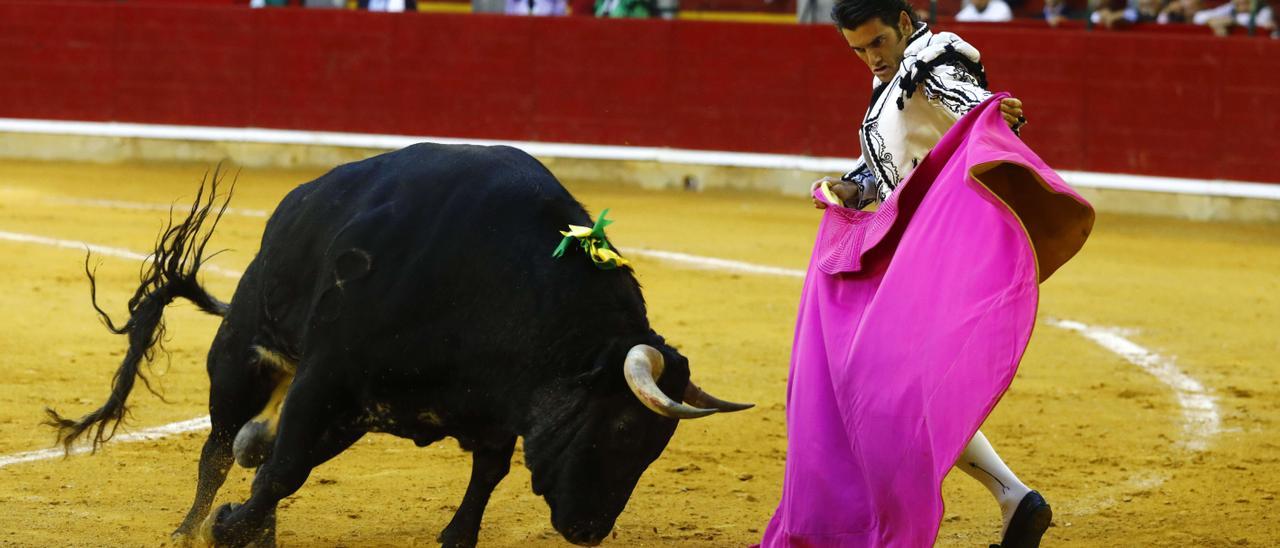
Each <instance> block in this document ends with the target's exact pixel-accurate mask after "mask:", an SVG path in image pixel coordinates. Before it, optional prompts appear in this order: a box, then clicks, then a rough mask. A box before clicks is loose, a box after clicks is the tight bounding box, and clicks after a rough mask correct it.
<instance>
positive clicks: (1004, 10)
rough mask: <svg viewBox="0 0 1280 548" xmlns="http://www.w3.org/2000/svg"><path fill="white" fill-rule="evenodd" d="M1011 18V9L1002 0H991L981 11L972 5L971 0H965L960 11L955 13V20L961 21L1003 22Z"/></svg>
mask: <svg viewBox="0 0 1280 548" xmlns="http://www.w3.org/2000/svg"><path fill="white" fill-rule="evenodd" d="M1012 20H1013V10H1012V9H1009V4H1006V3H1004V0H991V2H990V3H988V4H987V9H985V10H982V11H978V8H975V7H973V3H972V2H966V3H965V5H964V7H963V8H961V9H960V13H957V14H956V21H960V22H963V23H975V22H976V23H1004V22H1007V21H1012Z"/></svg>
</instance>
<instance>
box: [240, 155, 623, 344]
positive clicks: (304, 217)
mask: <svg viewBox="0 0 1280 548" xmlns="http://www.w3.org/2000/svg"><path fill="white" fill-rule="evenodd" d="M567 224H579V225H589V224H590V217H589V216H588V215H587V213H586V211H585V210H583V208H582V206H581V205H579V204H578V202H577V201H576V200H574V199H573V197H572V196H571V195H570V194H569V193H568V192H567V191H566V190H565V189H564V188H563V186H561V185H560V183H559V182H558V181H557V180H556V179H555V177H554V176H553V175H552V174H551V173H550V172H549V171H547V170H546V168H545V167H544V166H542V164H541V163H539V162H538V161H537V160H535V159H533V158H532V157H530V156H529V155H527V154H526V153H524V152H522V151H519V150H517V149H513V148H509V147H474V146H451V145H434V144H419V145H414V146H411V147H408V148H405V149H402V150H398V151H395V152H391V153H387V154H383V155H379V156H375V157H373V158H369V159H367V160H363V161H360V162H354V163H351V164H346V165H343V166H340V167H338V168H336V169H334V170H333V171H331V172H329V173H328V174H326V175H324V176H322V177H320V178H319V179H316V180H315V181H312V182H310V183H307V184H304V185H302V186H299V187H298V188H297V189H295V190H294V191H293V192H291V193H290V194H289V195H288V196H287V197H286V198H285V199H284V200H283V201H282V202H281V204H280V206H279V207H278V208H277V210H276V212H275V213H274V214H273V215H272V218H271V219H270V221H269V222H268V227H267V230H266V232H265V234H264V237H263V242H262V250H261V252H260V254H259V257H258V260H260V261H262V262H263V264H262V265H261V266H262V272H263V280H264V283H263V284H262V289H263V292H264V301H265V302H266V303H267V304H268V307H267V308H268V310H269V313H268V315H269V316H272V317H275V318H279V319H280V320H281V322H282V323H283V324H285V325H283V326H281V329H282V330H284V331H286V332H288V333H292V334H294V336H295V337H302V336H303V335H304V334H305V333H306V332H308V331H309V330H310V329H311V328H312V327H314V326H317V325H322V324H326V323H327V324H329V325H330V328H329V329H327V330H328V331H332V332H333V333H334V334H333V335H331V336H340V337H350V338H352V339H355V340H358V341H368V340H369V339H370V338H371V337H381V336H388V337H392V338H395V337H401V336H403V337H411V338H416V337H419V336H421V337H426V336H428V335H427V334H430V336H432V337H435V338H438V339H444V340H447V339H450V338H451V337H452V338H455V339H474V338H475V336H474V335H475V332H476V331H478V330H483V331H484V332H486V333H489V334H493V335H491V336H489V337H487V338H488V339H489V340H490V341H491V342H494V343H498V342H500V341H496V340H494V337H501V336H505V335H500V334H512V333H518V334H519V340H513V341H510V343H511V344H521V345H523V344H528V345H531V346H535V345H538V344H543V343H542V342H540V341H545V339H546V338H547V337H548V336H553V335H554V334H548V333H532V332H529V330H528V328H527V325H526V324H527V323H528V320H529V318H531V317H536V316H541V315H545V314H547V313H548V312H547V311H548V310H553V309H555V308H556V307H557V306H563V303H566V302H568V301H571V300H575V299H576V297H575V294H579V293H592V292H593V291H594V292H597V293H599V292H600V291H596V290H594V289H593V288H592V287H591V286H593V285H595V286H599V285H600V284H604V285H605V286H610V287H612V289H610V288H605V289H604V293H606V296H605V297H602V298H598V299H594V301H595V302H596V304H600V305H603V306H605V307H606V308H607V307H608V301H610V300H612V299H616V300H619V301H628V300H633V299H636V298H638V290H637V291H635V295H631V294H630V293H631V292H632V291H633V290H632V289H631V288H634V285H635V284H634V281H633V280H632V279H631V278H630V274H629V273H628V272H623V271H617V272H610V273H602V272H600V271H597V270H595V269H594V268H593V267H591V266H590V263H589V261H585V260H583V258H582V257H572V258H567V260H561V261H557V260H555V259H552V258H551V251H552V250H553V249H554V247H555V245H556V244H557V243H558V241H559V239H560V235H559V232H558V231H559V230H563V229H564V227H565V226H566V225H567ZM623 278H625V279H623ZM272 308H274V309H275V311H274V312H270V310H271V309H272ZM583 316H584V317H588V316H587V315H585V314H583Z"/></svg>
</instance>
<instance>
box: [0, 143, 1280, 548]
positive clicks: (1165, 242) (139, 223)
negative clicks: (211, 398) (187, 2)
mask: <svg viewBox="0 0 1280 548" xmlns="http://www.w3.org/2000/svg"><path fill="white" fill-rule="evenodd" d="M205 168H206V167H205V166H195V165H158V164H146V165H121V166H103V165H89V164H83V165H77V164H47V163H37V162H4V163H0V254H2V255H3V257H4V259H3V261H0V312H2V313H3V314H0V318H3V320H2V321H3V322H4V323H3V325H0V352H2V353H0V371H2V372H3V375H0V508H3V511H0V545H10V546H157V545H162V544H164V543H166V541H167V539H168V535H169V532H170V531H171V530H172V529H173V528H174V527H175V526H176V525H177V524H178V522H179V521H180V520H181V518H182V516H183V514H184V513H185V512H186V509H187V507H188V505H189V504H190V500H191V496H192V493H193V492H194V482H195V472H196V462H197V458H198V453H199V448H200V445H201V443H202V442H203V439H204V432H200V431H197V432H189V433H184V434H179V435H175V436H170V437H164V438H161V439H155V440H151V441H140V442H135V443H114V444H111V445H109V446H108V447H107V448H106V450H105V451H103V452H100V453H99V454H97V455H94V456H89V455H79V456H73V457H71V458H69V459H65V460H64V459H60V458H54V459H42V460H32V461H27V462H17V463H14V462H12V461H13V459H12V457H13V456H14V455H19V454H23V453H26V452H29V451H33V450H38V449H45V448H48V447H50V443H51V440H52V433H51V432H50V431H49V430H48V429H47V428H43V427H41V426H40V425H39V423H40V421H41V419H42V408H43V407H44V406H54V407H56V408H57V409H59V410H60V411H63V412H64V413H67V414H70V415H74V416H79V415H80V414H82V413H85V412H87V411H89V410H91V409H92V408H94V407H96V406H97V405H98V404H99V403H101V401H102V400H103V398H105V396H106V394H107V391H108V388H109V383H110V378H111V374H112V372H114V371H115V369H116V367H117V365H118V360H119V359H120V357H121V356H122V355H123V351H124V348H125V343H124V341H123V340H122V339H121V338H119V337H116V336H113V335H110V334H109V333H108V332H107V331H106V330H105V329H104V328H103V327H102V326H101V325H99V323H98V320H97V318H96V317H95V315H94V313H93V311H92V310H91V308H90V306H89V299H88V291H87V289H88V285H87V283H86V282H85V279H84V275H83V273H82V272H81V264H82V262H83V260H84V251H83V249H82V248H80V247H79V246H78V244H64V246H63V247H59V246H58V245H57V244H56V242H52V241H48V240H41V241H38V242H37V241H31V240H30V238H28V236H40V237H45V238H54V239H61V240H68V241H83V242H89V243H93V244H97V245H102V246H110V247H114V248H121V249H128V250H133V251H135V252H145V251H146V250H147V249H148V248H149V246H150V245H151V244H152V243H153V241H154V239H155V236H156V233H157V231H158V230H159V229H160V227H161V225H162V222H163V219H164V217H165V213H164V212H163V211H160V210H156V209H146V208H140V206H138V204H151V205H154V204H161V205H164V204H168V203H170V202H171V201H174V200H177V201H178V202H179V203H180V204H181V205H182V206H183V207H185V206H186V205H187V204H188V203H189V200H190V199H191V197H192V195H193V193H194V190H195V188H196V185H197V183H198V181H199V179H200V177H201V175H202V174H203V172H204V170H205ZM318 174H319V173H318V172H314V171H311V172H304V171H284V170H279V171H271V170H246V171H244V172H243V173H242V174H241V175H240V182H239V186H238V188H237V192H238V195H237V196H236V198H235V200H234V202H233V203H232V206H233V207H234V208H238V209H240V210H242V211H240V214H236V215H230V216H228V218H226V219H225V220H224V221H223V223H222V225H221V226H220V229H219V232H218V233H217V236H216V237H215V238H214V240H213V244H212V245H211V247H214V248H223V247H225V248H230V249H231V251H230V252H228V253H226V254H224V255H222V256H220V257H219V258H217V259H216V260H215V261H214V262H213V264H215V265H217V266H220V267H223V268H226V269H233V270H239V269H242V268H244V266H245V265H246V264H247V263H248V261H249V260H250V259H251V257H252V255H253V253H254V252H255V250H256V248H257V241H258V238H259V236H260V235H261V230H262V226H263V223H264V221H265V220H264V219H263V218H261V217H256V216H253V215H252V213H253V211H244V210H267V211H269V210H271V209H272V208H273V207H274V205H275V203H276V201H277V200H278V199H279V198H280V197H281V196H283V195H284V193H285V192H286V191H288V190H289V189H290V188H292V187H293V186H294V185H295V184H297V183H300V182H303V181H305V180H308V179H310V178H312V177H314V176H316V175H318ZM570 183H571V182H570ZM569 186H570V188H571V190H573V191H574V192H575V194H576V195H577V196H578V197H579V199H581V200H582V201H583V202H584V203H585V204H586V205H587V206H588V208H589V209H591V210H592V211H593V212H598V211H599V210H601V209H603V208H605V207H609V208H612V213H611V215H610V217H611V218H613V219H615V220H616V221H617V224H615V225H613V226H612V227H610V234H611V237H612V239H613V241H614V242H615V243H617V244H618V245H619V246H620V247H621V248H622V249H623V250H624V252H625V251H626V250H629V249H630V250H636V249H639V248H646V249H655V250H665V251H675V252H682V253H687V254H693V255H698V256H708V257H719V258H725V259H732V260H737V261H744V262H749V263H753V264H760V265H770V266H776V267H782V268H787V269H802V268H804V266H805V264H806V262H807V254H808V252H809V250H810V247H811V243H812V237H813V233H814V230H815V228H816V224H817V221H818V214H817V212H815V210H813V209H812V208H811V207H810V206H809V204H808V203H807V201H805V200H797V199H789V198H782V197H778V196H772V195H758V194H733V193H727V192H706V193H700V194H694V193H675V192H646V191H640V190H635V189H629V188H607V187H603V186H594V185H584V184H572V183H571V184H570V185H569ZM95 200H111V201H115V202H117V203H104V202H94V201H95ZM246 213H248V214H246ZM690 234H693V235H696V236H689V235H690ZM24 240H25V241H24ZM633 258H634V261H635V263H636V270H637V272H638V275H639V277H640V280H641V282H642V283H643V284H644V286H645V294H646V297H647V298H648V301H649V303H650V310H651V320H652V321H653V323H654V325H655V327H656V328H657V329H658V330H659V332H661V333H663V334H665V335H666V336H667V337H668V338H669V339H670V340H672V341H673V342H674V343H676V344H677V345H679V346H680V347H681V348H682V349H683V351H684V353H685V354H686V355H688V356H689V357H690V360H691V364H692V367H693V369H694V374H695V376H696V378H697V380H698V381H699V382H700V383H701V384H702V385H703V386H705V387H708V388H710V389H713V391H714V392H716V393H717V394H719V395H720V396H723V397H725V398H728V399H735V400H741V401H754V402H756V403H757V404H758V407H757V408H756V409H754V410H751V411H748V412H744V413H739V414H735V415H729V416H717V417H711V418H707V419H703V420H698V421H690V422H687V423H685V424H683V425H682V426H681V427H680V429H679V431H678V432H677V434H676V436H675V438H674V439H673V440H672V442H671V444H670V446H669V447H668V448H667V450H666V452H665V453H664V454H663V456H662V458H661V459H660V460H658V461H657V462H656V463H655V464H654V465H653V466H652V467H651V468H650V469H649V471H648V472H647V473H646V475H645V476H644V477H643V478H642V479H641V481H640V485H639V486H638V487H637V489H636V491H635V494H634V495H633V497H632V499H631V503H630V505H629V506H628V507H627V510H626V511H625V512H624V513H623V514H622V516H621V517H620V518H619V520H618V525H617V527H616V529H615V534H614V537H613V539H612V540H610V541H608V542H607V543H606V545H612V546H745V545H747V544H750V543H752V542H754V541H756V540H758V539H759V536H760V532H761V530H762V528H763V526H764V524H765V523H766V521H767V520H768V518H769V516H770V515H771V514H772V512H773V509H774V506H775V504H776V503H777V500H778V496H779V489H780V485H781V479H782V467H783V460H784V458H785V447H786V445H785V424H784V411H783V398H784V393H785V392H784V390H785V384H786V377H787V359H788V353H789V344H790V340H791V328H792V324H793V322H794V314H795V307H796V302H797V299H798V297H799V292H800V283H801V280H800V279H799V278H798V277H794V276H785V275H760V274H749V273H742V272H736V273H735V272H724V271H711V270H698V269H694V268H691V267H689V266H687V265H683V264H679V263H673V262H669V261H663V260H657V259H654V258H652V257H650V256H645V255H639V254H637V255H633ZM96 260H100V261H101V266H100V268H99V273H100V275H101V283H100V293H99V296H100V298H101V300H102V302H103V303H104V306H105V307H106V308H107V309H108V310H109V311H112V312H113V313H116V314H117V315H120V314H122V313H123V311H124V309H125V302H126V300H127V299H128V297H129V296H130V295H131V294H132V292H133V290H134V289H135V287H136V285H137V272H138V267H139V264H140V261H138V260H135V259H126V258H120V257H115V256H104V255H99V256H98V259H96ZM205 280H206V282H207V284H208V285H209V286H210V287H211V288H212V290H213V291H214V292H215V293H216V294H217V295H219V296H221V297H223V298H224V299H225V298H230V296H231V293H232V288H233V282H234V280H233V278H231V277H229V276H226V275H218V274H216V273H212V272H206V274H205ZM1040 316H1041V322H1040V324H1039V325H1038V327H1037V330H1036V334H1035V337H1034V338H1033V340H1032V344H1031V348H1030V350H1029V352H1028V353H1027V356H1026V358H1025V360H1024V361H1023V364H1022V368H1021V370H1020V372H1019V374H1018V378H1017V379H1016V380H1015V381H1014V384H1013V388H1012V390H1011V391H1010V392H1009V393H1008V394H1007V395H1006V396H1005V398H1004V400H1003V402H1002V403H1001V405H1000V406H999V407H998V408H997V409H996V411H995V413H994V414H993V415H992V417H991V418H990V419H989V420H988V422H987V424H986V426H985V427H984V429H983V430H984V431H985V432H986V433H987V435H988V437H990V438H991V440H992V442H993V443H994V444H995V446H996V448H997V449H998V450H999V451H1000V452H1001V454H1002V455H1003V456H1004V457H1005V459H1006V460H1007V461H1008V462H1009V463H1010V465H1011V466H1012V467H1013V468H1014V470H1015V471H1017V473H1018V474H1019V475H1020V476H1021V477H1022V478H1023V479H1024V480H1025V481H1026V482H1027V483H1028V484H1030V485H1031V486H1033V487H1034V488H1037V489H1039V490H1040V491H1041V492H1042V493H1044V494H1045V496H1046V497H1047V498H1048V500H1049V501H1050V502H1051V503H1052V504H1053V505H1054V508H1055V511H1056V515H1055V523H1054V527H1053V528H1051V529H1050V531H1049V533H1048V536H1047V537H1046V541H1045V544H1046V545H1047V546H1068V545H1070V546H1104V545H1105V546H1114V545H1121V546H1152V545H1163V546H1192V545H1203V546H1223V545H1261V546H1268V545H1276V544H1277V543H1280V521H1276V520H1275V516H1277V515H1280V503H1277V502H1276V496H1277V494H1280V436H1278V435H1277V431H1276V422H1277V421H1278V420H1280V380H1277V379H1280V364H1278V363H1277V362H1276V356H1277V355H1280V225H1245V224H1201V223H1191V222H1181V221H1172V220H1164V219H1152V218H1142V217H1121V216H1108V215H1103V216H1101V217H1100V218H1099V221H1098V224H1097V227H1096V229H1095V232H1094V236H1093V238H1092V240H1091V241H1090V242H1089V243H1088V244H1087V245H1086V246H1085V249H1084V251H1083V252H1082V253H1081V255H1080V256H1079V257H1077V258H1076V259H1075V260H1074V261H1073V262H1072V263H1069V264H1068V265H1067V266H1066V267H1065V268H1063V269H1062V270H1061V271H1060V272H1059V273H1058V274H1057V275H1056V276H1055V278H1054V279H1052V280H1050V281H1049V282H1048V283H1047V284H1045V286H1044V287H1043V292H1042V306H1041V311H1040ZM1054 320H1061V321H1059V322H1055V321H1054ZM1062 321H1065V322H1068V323H1063V322H1062ZM168 322H169V327H170V329H169V334H170V337H171V340H170V341H169V343H168V348H169V349H170V351H171V353H170V356H171V359H170V360H169V361H167V362H166V361H164V360H159V361H158V363H157V364H156V369H157V371H159V372H163V375H162V376H159V377H158V378H159V379H160V384H161V385H162V386H163V392H164V395H165V397H166V398H167V399H168V400H169V403H164V402H161V401H160V400H159V399H157V398H156V397H154V396H152V395H151V394H149V393H147V392H146V391H145V389H142V388H139V389H137V390H135V393H134V395H133V398H132V403H133V404H134V405H135V409H134V414H133V420H132V422H131V425H132V426H131V431H138V430H142V429H145V428H150V427H155V426H161V425H166V424H170V423H174V422H178V421H184V420H187V419H192V418H195V417H199V416H202V415H205V414H206V413H207V411H206V407H205V406H206V393H207V392H206V391H207V382H208V381H207V378H206V376H205V373H204V354H205V352H206V349H207V348H208V343H209V341H210V339H211V337H212V334H213V332H214V329H215V328H216V321H215V319H213V318H210V317H208V316H204V315H202V314H200V313H199V312H197V311H196V310H195V309H194V308H193V307H192V306H190V305H189V304H186V303H183V304H180V305H176V306H172V307H170V309H169V312H168ZM1069 322H1078V323H1069ZM1064 326H1065V327H1064ZM1070 327H1074V328H1075V329H1071V328H1070ZM1090 337H1092V338H1090ZM1107 345H1109V346H1110V348H1111V349H1108V346H1107ZM1125 353H1127V354H1125ZM1144 366H1145V367H1146V369H1144V368H1143V367H1144ZM516 460H517V464H521V463H520V454H519V453H517V456H516ZM469 466H470V459H469V457H468V456H466V455H465V454H464V453H462V452H461V451H460V450H459V449H458V448H457V445H456V443H454V442H452V441H451V440H446V441H444V442H441V443H438V444H436V445H434V446H431V447H428V448H425V449H418V448H416V447H414V445H413V444H412V443H410V442H409V441H407V440H401V439H397V438H392V437H389V436H368V437H366V438H365V439H364V440H362V441H361V442H360V443H358V444H357V445H356V446H355V447H353V448H352V449H351V450H349V451H347V452H346V453H345V454H343V455H341V456H339V457H338V458H337V459H335V460H333V461H332V462H330V463H328V464H326V465H324V466H322V467H320V468H319V469H317V471H316V472H315V473H314V474H313V475H312V477H311V479H310V480H309V481H308V483H307V485H306V486H304V487H303V488H302V490H300V491H299V492H298V493H297V494H296V495H295V496H293V497H290V498H289V499H287V500H286V501H285V502H284V503H282V511H281V513H280V526H279V527H280V536H279V539H280V542H281V544H283V545H285V546H353V547H354V546H359V547H365V546H414V545H431V544H432V543H433V542H434V539H435V536H436V534H437V532H438V531H439V530H440V529H441V528H442V527H444V525H445V524H446V523H447V522H448V520H449V518H450V517H451V513H452V510H453V509H454V508H455V505H456V504H457V503H458V502H459V501H460V500H461V497H462V492H463V490H464V487H465V485H466V480H467V474H468V473H469V472H468V471H469ZM249 479H250V476H249V474H248V473H247V472H246V471H244V470H241V469H235V470H233V472H232V474H231V477H230V479H229V480H228V483H227V485H226V486H224V488H223V490H222V492H221V494H220V496H219V503H221V502H222V501H239V500H241V499H243V498H244V497H245V496H246V495H247V492H248V482H249ZM944 495H945V497H946V500H947V502H948V508H947V514H946V518H945V519H944V522H943V524H942V532H941V535H940V537H939V544H940V545H945V546H986V545H987V544H988V543H990V542H995V541H997V540H998V532H999V516H998V512H997V509H996V506H995V505H994V503H992V502H991V500H990V497H989V495H987V493H986V491H985V490H983V489H982V488H981V487H980V486H979V485H978V484H977V483H976V482H974V481H972V480H970V479H968V478H967V477H966V476H963V474H956V475H954V476H953V477H951V478H949V479H948V481H947V483H946V485H945V489H944ZM481 543H482V544H483V545H488V546H517V545H519V546H522V547H528V546H557V545H566V544H565V543H564V542H563V541H562V540H561V539H560V537H559V535H558V534H556V533H555V532H554V531H553V530H552V529H551V527H550V523H549V511H548V509H547V507H546V505H545V503H544V502H543V501H542V500H540V499H539V498H537V497H535V496H533V494H532V493H531V492H530V490H529V476H528V472H527V470H525V469H524V468H523V466H522V465H520V466H515V467H513V470H512V474H511V475H510V476H509V477H508V478H507V479H506V480H505V481H503V483H502V484H501V485H500V486H499V487H498V489H497V492H496V493H495V495H494V497H493V500H492V502H491V503H490V504H489V507H488V512H487V513H486V515H485V521H484V529H483V530H482V532H481Z"/></svg>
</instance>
